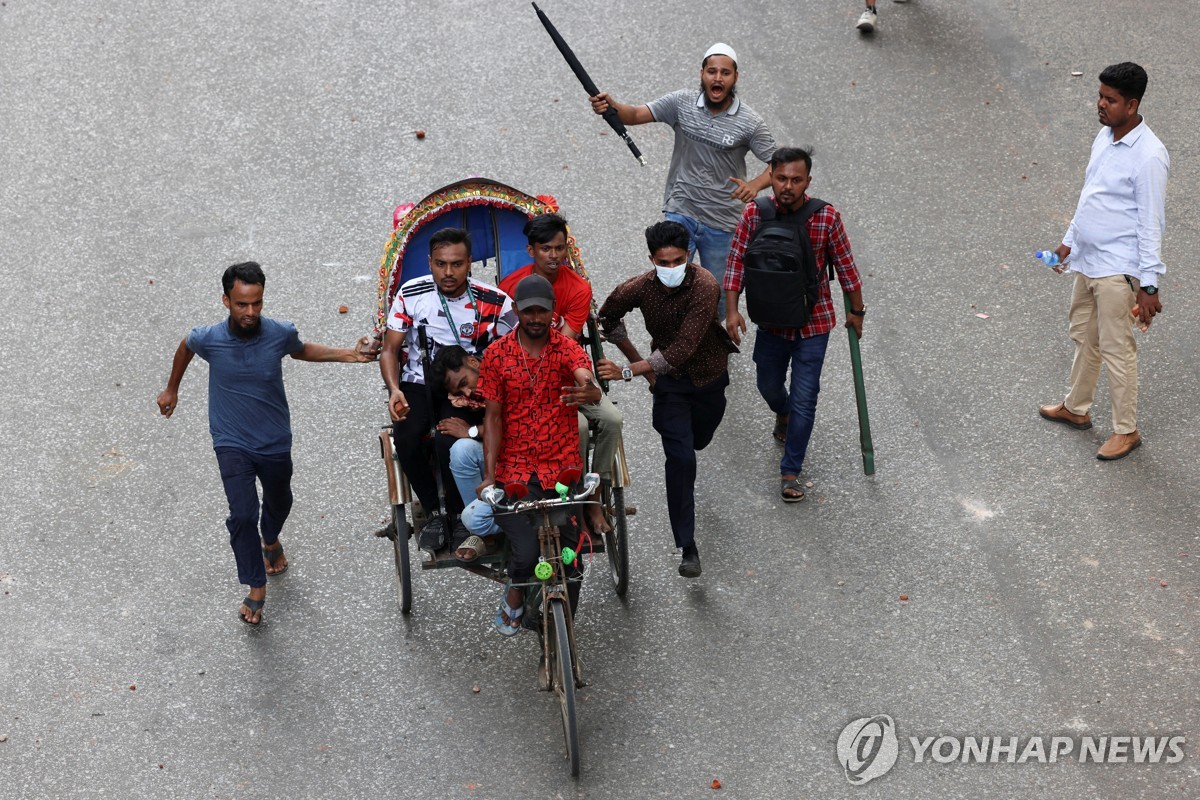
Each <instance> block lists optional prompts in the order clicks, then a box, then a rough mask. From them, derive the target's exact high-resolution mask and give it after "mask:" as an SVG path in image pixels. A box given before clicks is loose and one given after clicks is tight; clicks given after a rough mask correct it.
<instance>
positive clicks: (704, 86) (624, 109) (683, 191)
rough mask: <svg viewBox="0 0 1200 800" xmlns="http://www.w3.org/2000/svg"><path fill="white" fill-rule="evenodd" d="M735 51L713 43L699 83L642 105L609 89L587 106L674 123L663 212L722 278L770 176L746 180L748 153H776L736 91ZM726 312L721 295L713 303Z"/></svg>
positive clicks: (630, 118) (634, 119)
mask: <svg viewBox="0 0 1200 800" xmlns="http://www.w3.org/2000/svg"><path fill="white" fill-rule="evenodd" d="M737 79H738V68H737V53H735V52H734V50H733V48H732V47H730V46H729V45H727V44H724V43H721V42H718V43H717V44H714V45H713V46H712V47H710V48H708V52H706V53H705V54H704V58H703V60H702V61H701V62H700V88H699V89H680V90H679V91H677V92H672V93H671V94H668V95H665V96H663V97H660V98H658V99H657V100H653V101H651V102H649V103H647V104H646V105H638V106H631V105H625V104H624V103H618V102H617V101H616V100H615V99H613V98H612V97H611V96H610V95H609V94H608V93H607V92H600V93H598V94H596V95H594V96H593V97H592V98H591V101H592V110H593V111H595V112H596V113H597V114H601V115H602V114H604V113H605V112H606V111H608V110H609V109H610V108H615V109H616V111H617V115H618V116H619V117H620V121H621V122H623V123H625V124H626V125H642V124H644V123H647V122H664V123H666V124H667V125H670V126H671V127H672V128H674V129H675V149H674V151H673V152H672V154H671V166H670V168H669V169H668V171H667V188H666V192H665V193H664V195H663V214H664V216H665V217H666V218H667V219H668V220H671V221H673V222H678V223H679V224H681V225H683V226H684V227H685V228H687V231H688V235H689V237H690V250H691V251H692V252H693V253H696V252H698V253H699V256H700V264H701V266H703V267H704V268H705V269H707V270H708V271H709V272H711V273H712V274H713V277H715V278H716V279H717V283H718V284H720V283H721V282H722V279H723V278H724V275H725V261H726V259H727V258H728V256H729V244H730V242H731V241H732V239H733V232H734V230H735V229H736V228H737V225H738V222H739V221H740V220H741V216H742V209H743V208H744V207H745V205H746V203H749V202H750V201H752V200H753V199H754V197H755V195H757V194H758V193H759V192H760V191H762V190H763V189H765V188H767V186H768V185H770V183H771V176H770V171H769V170H766V169H764V170H763V171H762V173H761V174H759V175H757V176H756V177H755V178H754V179H753V180H747V179H746V153H747V152H748V151H749V152H753V153H754V155H755V156H756V157H757V158H758V159H759V160H760V161H762V162H763V163H767V162H769V161H770V160H771V156H772V155H774V153H775V139H774V138H773V137H772V136H771V132H770V131H769V130H767V125H766V123H765V122H763V119H762V117H760V116H759V115H758V114H757V113H755V112H754V110H753V109H751V108H750V107H749V106H747V105H746V104H744V103H742V101H741V100H740V99H739V98H738V97H737V92H736V86H737ZM717 314H718V316H719V317H724V315H725V301H724V298H723V297H722V298H721V300H720V302H719V307H718V310H717Z"/></svg>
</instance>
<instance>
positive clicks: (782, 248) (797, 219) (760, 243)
mask: <svg viewBox="0 0 1200 800" xmlns="http://www.w3.org/2000/svg"><path fill="white" fill-rule="evenodd" d="M754 204H755V205H756V206H758V213H759V222H758V228H757V229H756V230H755V231H754V235H753V236H751V237H750V241H749V243H748V244H747V245H746V254H745V257H744V258H743V262H742V263H743V265H744V267H745V291H746V311H747V313H748V314H749V315H750V319H751V320H752V321H753V322H754V324H756V325H761V326H763V327H766V328H803V327H804V326H805V325H807V324H808V320H809V317H810V316H811V315H812V310H813V307H814V306H816V304H817V299H818V298H819V297H820V294H819V293H820V290H821V281H822V280H823V279H824V277H825V276H823V275H821V274H820V273H818V271H817V257H816V254H815V253H813V248H812V241H811V240H810V239H809V238H808V219H809V217H811V216H812V215H813V214H815V213H817V212H818V211H820V210H821V209H822V208H824V207H825V206H827V205H829V204H828V203H826V202H825V201H824V200H818V199H817V198H815V197H810V198H809V199H808V202H806V203H805V204H804V205H803V206H801V207H800V210H799V211H797V212H796V213H794V214H788V215H787V216H786V217H783V218H782V219H781V218H779V217H777V216H776V213H775V202H774V200H773V199H772V198H770V197H760V198H758V199H756V200H755V201H754Z"/></svg>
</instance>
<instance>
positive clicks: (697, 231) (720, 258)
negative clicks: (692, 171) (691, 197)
mask: <svg viewBox="0 0 1200 800" xmlns="http://www.w3.org/2000/svg"><path fill="white" fill-rule="evenodd" d="M663 217H664V218H665V219H667V220H669V221H671V222H678V223H679V224H680V225H682V226H683V227H685V228H687V232H688V237H689V238H690V239H691V242H690V244H689V245H688V249H689V250H690V251H691V252H689V253H688V256H689V257H691V258H694V257H695V254H696V253H697V252H699V253H700V266H702V267H704V268H705V269H706V270H708V271H709V272H711V273H712V275H713V277H714V278H716V279H717V286H720V285H721V283H722V282H723V281H724V280H725V262H726V261H728V260H729V245H730V244H731V243H732V242H733V231H720V230H717V229H716V228H710V227H708V226H707V225H705V224H704V223H703V222H700V221H699V220H695V219H692V218H691V217H685V216H684V215H683V214H676V213H675V212H674V211H667V212H666V213H664V214H663ZM717 319H725V290H724V289H722V290H721V299H720V300H719V301H718V303H717Z"/></svg>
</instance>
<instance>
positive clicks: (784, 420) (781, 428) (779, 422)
mask: <svg viewBox="0 0 1200 800" xmlns="http://www.w3.org/2000/svg"><path fill="white" fill-rule="evenodd" d="M787 426H788V415H787V414H776V415H775V430H774V431H772V432H771V435H772V436H774V437H775V444H779V445H783V444H787Z"/></svg>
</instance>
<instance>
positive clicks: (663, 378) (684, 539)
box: [652, 373, 729, 547]
mask: <svg viewBox="0 0 1200 800" xmlns="http://www.w3.org/2000/svg"><path fill="white" fill-rule="evenodd" d="M728 385H729V373H722V374H721V377H719V378H717V379H716V380H713V381H711V382H709V383H707V384H705V385H704V386H696V385H695V384H693V383H692V382H691V381H690V380H688V379H687V378H672V377H671V376H670V375H660V376H659V377H658V378H657V380H656V381H655V386H654V408H653V412H652V420H653V423H654V430H656V431H658V435H659V436H661V437H662V446H663V453H665V454H666V457H667V463H666V479H667V515H668V516H669V517H670V519H671V533H672V534H674V536H675V546H676V547H688V546H689V545H692V544H695V541H696V491H695V490H696V451H697V450H703V449H704V448H706V447H708V445H709V443H710V442H712V439H713V434H715V433H716V432H717V426H719V425H720V424H721V420H722V419H723V418H724V416H725V387H726V386H728Z"/></svg>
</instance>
